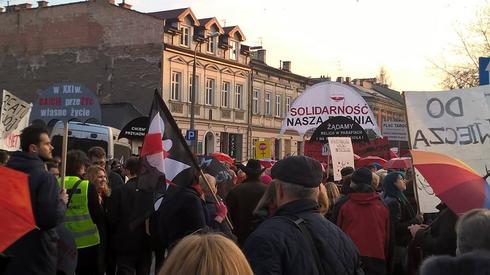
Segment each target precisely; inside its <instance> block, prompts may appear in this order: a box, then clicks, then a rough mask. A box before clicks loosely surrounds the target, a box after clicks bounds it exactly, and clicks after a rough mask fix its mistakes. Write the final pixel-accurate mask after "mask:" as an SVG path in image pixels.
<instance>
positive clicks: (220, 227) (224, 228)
mask: <svg viewBox="0 0 490 275" xmlns="http://www.w3.org/2000/svg"><path fill="white" fill-rule="evenodd" d="M206 210H207V211H208V216H209V221H208V226H209V227H210V228H211V229H212V230H213V231H216V232H221V233H223V234H225V236H226V237H228V238H229V239H231V240H233V241H236V240H237V239H236V236H235V235H233V232H232V231H231V228H230V226H229V225H228V223H227V222H226V220H223V222H221V223H219V222H217V221H216V220H215V219H214V218H216V203H215V202H213V201H210V200H208V199H206Z"/></svg>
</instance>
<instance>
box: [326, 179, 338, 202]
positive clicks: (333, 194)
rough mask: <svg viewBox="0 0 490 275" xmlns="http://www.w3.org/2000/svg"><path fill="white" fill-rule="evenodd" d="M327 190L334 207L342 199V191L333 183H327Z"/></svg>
mask: <svg viewBox="0 0 490 275" xmlns="http://www.w3.org/2000/svg"><path fill="white" fill-rule="evenodd" d="M325 189H326V190H327V196H328V200H329V201H330V202H331V204H332V205H334V204H335V203H336V202H337V200H338V199H339V198H340V191H339V188H338V187H337V185H335V183H333V182H327V183H325Z"/></svg>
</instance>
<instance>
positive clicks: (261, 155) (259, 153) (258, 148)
mask: <svg viewBox="0 0 490 275" xmlns="http://www.w3.org/2000/svg"><path fill="white" fill-rule="evenodd" d="M271 152H272V150H271V141H270V140H269V139H267V140H259V141H257V142H256V143H255V158H257V159H270V158H271V156H272V153H271Z"/></svg>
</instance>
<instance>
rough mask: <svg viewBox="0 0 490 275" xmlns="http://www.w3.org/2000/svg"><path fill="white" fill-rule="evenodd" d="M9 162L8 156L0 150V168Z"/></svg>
mask: <svg viewBox="0 0 490 275" xmlns="http://www.w3.org/2000/svg"><path fill="white" fill-rule="evenodd" d="M8 160H9V154H8V153H7V151H5V150H0V166H5V165H6V164H7V162H8Z"/></svg>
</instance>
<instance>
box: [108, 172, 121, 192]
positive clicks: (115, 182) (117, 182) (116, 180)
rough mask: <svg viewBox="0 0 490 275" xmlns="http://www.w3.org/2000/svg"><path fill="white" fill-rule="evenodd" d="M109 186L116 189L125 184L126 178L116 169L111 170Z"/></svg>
mask: <svg viewBox="0 0 490 275" xmlns="http://www.w3.org/2000/svg"><path fill="white" fill-rule="evenodd" d="M108 179H109V187H110V188H111V189H112V190H115V189H117V188H119V187H121V186H123V185H124V179H123V178H122V177H121V175H119V174H118V173H116V172H114V171H109V176H108Z"/></svg>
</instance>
